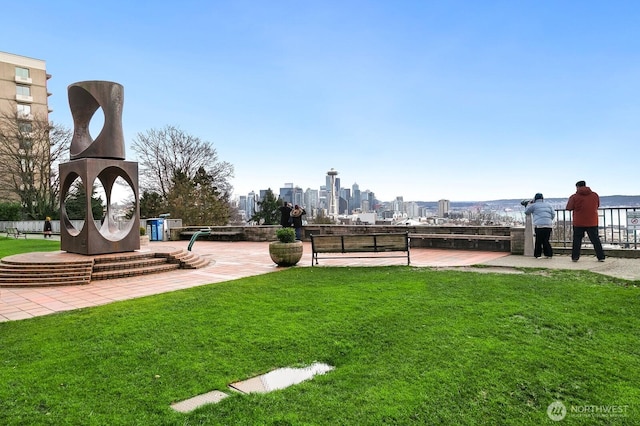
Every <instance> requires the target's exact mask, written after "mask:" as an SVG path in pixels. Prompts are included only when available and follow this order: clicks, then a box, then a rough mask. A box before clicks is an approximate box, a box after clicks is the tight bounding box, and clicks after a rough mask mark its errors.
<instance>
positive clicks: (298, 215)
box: [291, 204, 307, 240]
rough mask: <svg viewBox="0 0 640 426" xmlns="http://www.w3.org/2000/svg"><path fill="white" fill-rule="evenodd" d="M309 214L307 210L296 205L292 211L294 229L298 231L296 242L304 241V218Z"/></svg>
mask: <svg viewBox="0 0 640 426" xmlns="http://www.w3.org/2000/svg"><path fill="white" fill-rule="evenodd" d="M305 214H307V212H306V211H305V209H303V208H302V207H300V206H299V205H297V204H296V205H295V206H294V207H293V210H291V219H292V220H293V227H294V228H295V230H296V240H302V216H303V215H305Z"/></svg>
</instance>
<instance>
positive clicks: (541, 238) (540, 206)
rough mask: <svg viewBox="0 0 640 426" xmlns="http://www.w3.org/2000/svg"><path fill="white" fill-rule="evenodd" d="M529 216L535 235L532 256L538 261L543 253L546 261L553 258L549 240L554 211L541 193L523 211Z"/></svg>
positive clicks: (554, 215)
mask: <svg viewBox="0 0 640 426" xmlns="http://www.w3.org/2000/svg"><path fill="white" fill-rule="evenodd" d="M524 213H525V214H530V215H531V218H532V222H533V228H534V230H535V234H536V240H535V243H534V248H533V256H534V257H535V258H536V259H539V258H540V256H542V254H543V253H544V256H545V257H546V258H547V259H551V258H552V257H553V249H552V248H551V243H549V239H550V238H551V231H552V229H553V219H554V218H555V217H556V211H555V210H554V209H553V207H552V206H551V204H549V203H547V202H546V201H544V197H543V196H542V194H541V193H537V194H536V195H535V197H534V198H533V200H531V202H530V203H529V205H528V206H527V208H526V209H525V211H524Z"/></svg>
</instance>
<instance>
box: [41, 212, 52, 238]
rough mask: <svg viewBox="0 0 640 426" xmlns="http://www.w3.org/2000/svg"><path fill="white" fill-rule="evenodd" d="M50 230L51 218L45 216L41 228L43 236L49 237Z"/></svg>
mask: <svg viewBox="0 0 640 426" xmlns="http://www.w3.org/2000/svg"><path fill="white" fill-rule="evenodd" d="M51 231H52V227H51V218H50V217H47V218H46V219H45V221H44V229H43V233H44V237H45V238H47V237H49V238H51V233H52V232H51Z"/></svg>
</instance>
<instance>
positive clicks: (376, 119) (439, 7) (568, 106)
mask: <svg viewBox="0 0 640 426" xmlns="http://www.w3.org/2000/svg"><path fill="white" fill-rule="evenodd" d="M3 11H4V12H5V14H6V16H10V17H21V16H24V6H23V5H22V4H20V3H17V2H9V3H7V4H6V5H4V6H3ZM639 14H640V3H637V2H631V1H615V2H604V3H603V2H599V1H592V0H586V1H581V2H577V1H567V2H553V1H547V0H543V1H523V2H505V1H497V0H490V1H486V2H475V1H471V0H461V1H453V2H444V3H437V2H423V1H417V0H415V1H414V0H409V1H406V2H402V3H393V2H369V1H364V0H353V1H349V2H337V1H333V0H329V1H326V2H322V3H298V2H291V1H286V0H285V1H283V2H277V3H264V2H259V1H250V0H248V1H239V2H238V1H228V0H221V1H218V2H213V3H211V2H204V1H198V0H186V1H185V2H182V3H180V5H177V4H175V3H174V2H168V1H159V2H156V3H154V4H153V7H150V6H149V5H148V4H145V3H139V2H123V1H119V0H115V1H113V2H109V3H91V4H86V5H84V4H83V5H79V4H77V2H72V1H68V0H62V1H59V2H47V1H43V0H34V1H33V2H31V3H30V7H29V14H28V18H29V30H28V31H25V27H24V25H25V22H24V20H23V19H18V18H15V19H7V20H6V22H4V23H3V25H2V26H1V27H0V38H1V39H2V40H3V41H4V43H3V45H2V47H1V49H2V51H4V52H9V53H13V54H17V55H22V56H27V57H32V58H37V59H41V60H44V61H46V64H47V72H48V73H50V74H51V75H52V78H51V79H50V80H49V81H48V90H49V92H50V93H52V96H50V98H49V106H50V107H51V109H53V112H52V113H51V115H50V118H51V120H52V121H53V122H55V123H58V124H62V125H64V126H66V127H68V128H73V122H72V117H71V114H70V111H69V105H68V99H67V86H68V85H70V84H72V83H75V82H78V81H85V80H107V81H115V82H118V83H120V84H122V85H123V86H124V88H125V103H124V110H123V128H124V136H125V140H126V143H127V159H128V160H130V161H135V160H136V158H135V156H134V153H133V152H132V150H131V149H130V144H131V142H132V140H133V139H134V138H135V137H136V136H137V134H138V133H144V132H146V131H147V130H150V129H159V128H162V127H164V126H166V125H175V126H177V127H179V128H180V129H181V130H183V131H185V132H187V133H188V134H190V135H193V136H196V137H199V138H200V139H202V140H205V141H210V142H212V143H213V145H214V147H215V148H216V149H217V151H218V155H219V158H220V159H221V160H222V161H226V162H229V163H231V164H233V166H234V168H235V177H234V178H233V179H231V184H232V185H233V187H234V193H233V196H239V195H242V194H247V193H248V192H250V191H252V190H254V191H258V190H259V189H260V187H263V186H265V185H264V182H268V184H267V185H266V186H269V185H271V186H273V187H276V186H277V185H280V184H281V183H282V182H293V183H295V184H296V185H298V186H300V187H301V188H307V187H309V188H314V187H316V182H317V180H318V179H319V178H318V177H319V176H323V175H324V174H325V173H326V171H327V170H329V169H330V168H332V167H333V168H335V169H336V170H338V171H340V173H341V177H342V179H343V180H344V181H345V182H350V184H351V183H353V182H357V183H358V184H359V185H360V186H361V188H362V189H363V190H365V189H370V190H371V191H374V192H375V193H376V197H377V198H378V199H380V200H392V199H394V198H395V197H397V196H403V197H404V199H406V200H438V199H442V198H445V199H449V200H451V201H483V200H492V199H510V198H525V197H529V196H531V194H535V193H536V192H542V193H544V194H545V196H548V197H568V196H569V195H570V194H572V193H573V192H574V190H575V187H574V184H575V182H576V181H578V180H586V182H587V184H588V185H589V186H591V187H592V188H593V190H594V191H596V192H598V193H599V194H600V195H603V196H604V195H618V194H629V195H636V194H638V193H640V191H639V190H638V185H637V183H636V182H635V179H633V177H634V176H633V175H632V173H631V171H630V170H631V169H632V164H633V163H632V162H629V160H627V158H628V157H629V154H633V153H635V147H636V146H637V144H638V138H639V137H640V122H638V120H637V117H638V115H639V113H640V104H639V103H638V101H637V99H639V98H640V80H639V79H638V78H637V70H638V69H640V54H638V52H640V39H638V37H636V36H635V27H636V26H637V24H636V21H637V19H636V17H637V16H638V15H639ZM169 29H170V30H169ZM18 35H19V36H18ZM92 130H94V129H92ZM98 130H99V129H98ZM631 157H632V159H633V156H632V155H631ZM397 188H401V190H400V191H397Z"/></svg>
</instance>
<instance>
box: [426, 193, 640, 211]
mask: <svg viewBox="0 0 640 426" xmlns="http://www.w3.org/2000/svg"><path fill="white" fill-rule="evenodd" d="M568 199H569V198H568V197H565V198H547V199H546V201H548V202H549V203H551V204H553V206H554V207H556V208H564V206H565V205H566V204H567V200H568ZM521 201H522V199H519V198H514V199H504V200H489V201H451V208H453V209H456V210H459V209H471V208H484V209H486V208H489V209H505V208H514V207H518V206H520V202H521ZM417 204H418V205H419V206H421V207H427V208H430V209H436V210H437V209H438V202H437V201H417ZM600 207H638V208H640V195H605V196H601V197H600Z"/></svg>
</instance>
